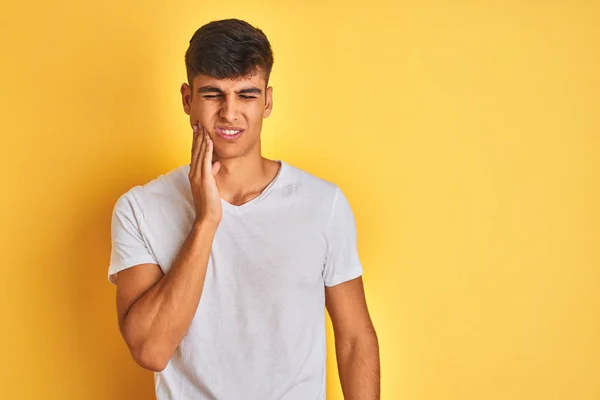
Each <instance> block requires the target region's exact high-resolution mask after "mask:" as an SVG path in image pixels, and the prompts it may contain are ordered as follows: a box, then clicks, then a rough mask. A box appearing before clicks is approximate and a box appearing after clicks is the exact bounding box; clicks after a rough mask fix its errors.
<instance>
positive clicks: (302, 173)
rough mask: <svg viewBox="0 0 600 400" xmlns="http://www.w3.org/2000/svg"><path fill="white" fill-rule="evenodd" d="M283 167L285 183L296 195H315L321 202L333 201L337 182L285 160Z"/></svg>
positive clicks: (312, 196)
mask: <svg viewBox="0 0 600 400" xmlns="http://www.w3.org/2000/svg"><path fill="white" fill-rule="evenodd" d="M285 167H286V169H287V171H286V178H285V185H286V186H288V187H290V188H293V190H294V192H295V194H296V195H300V196H309V197H311V198H314V197H316V198H318V199H320V200H321V202H323V203H329V204H331V202H333V200H334V199H335V197H336V194H337V192H338V191H339V187H338V185H337V184H335V183H334V182H332V181H330V180H328V179H325V178H323V177H320V176H317V175H316V174H314V173H311V172H309V171H307V170H305V169H303V168H300V167H297V166H295V165H293V164H290V163H287V162H286V164H285Z"/></svg>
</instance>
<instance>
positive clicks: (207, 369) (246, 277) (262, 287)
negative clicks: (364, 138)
mask: <svg viewBox="0 0 600 400" xmlns="http://www.w3.org/2000/svg"><path fill="white" fill-rule="evenodd" d="M276 161H278V162H280V164H281V167H280V169H279V172H278V173H277V176H276V177H275V178H274V179H273V181H271V183H270V184H269V185H268V186H267V187H266V188H265V190H264V191H263V192H262V193H261V194H260V195H259V196H258V197H256V198H254V199H253V200H250V201H249V202H247V203H245V204H243V205H241V206H235V205H232V204H230V203H228V202H226V201H225V200H223V199H222V205H223V218H222V220H221V223H220V225H219V227H218V229H217V231H216V234H215V238H214V242H213V245H212V250H211V253H210V257H209V262H208V269H207V272H206V278H205V282H204V287H203V291H202V296H201V298H200V303H199V305H198V308H197V309H196V314H195V316H194V318H193V320H192V323H191V325H190V327H189V330H188V332H187V333H186V335H185V336H184V338H183V340H182V341H181V343H180V345H179V346H178V347H177V349H176V351H175V353H174V354H173V356H172V358H171V360H170V361H169V363H168V365H167V367H166V368H165V369H164V370H163V371H161V372H155V373H154V381H155V390H156V396H157V399H159V400H167V399H169V400H186V399H194V400H199V399H218V400H252V399H257V400H258V399H260V400H270V399H281V400H322V399H325V359H326V341H325V293H324V290H325V289H324V285H326V286H334V285H337V284H339V283H342V282H344V281H347V280H350V279H354V278H357V277H358V276H360V275H362V272H363V271H362V266H361V262H360V260H359V257H358V253H357V247H356V226H355V220H354V215H353V212H352V209H351V207H350V204H349V203H348V201H347V199H346V197H345V196H344V194H343V192H342V191H341V190H340V189H339V187H338V186H337V185H335V184H334V183H331V182H329V181H326V180H323V179H321V178H317V177H315V176H314V175H311V174H310V173H308V172H305V171H303V170H301V169H299V168H297V167H294V166H292V165H291V164H287V163H285V162H284V161H282V160H276ZM189 169H190V166H189V165H185V166H181V167H178V168H176V169H174V170H172V171H170V172H167V173H166V174H164V175H160V176H159V177H157V178H156V179H154V180H152V181H150V182H148V183H147V184H145V185H143V186H140V185H138V186H135V187H133V188H132V189H130V190H129V191H128V192H126V193H124V194H123V195H122V196H121V197H120V198H119V199H118V200H117V202H116V204H115V207H114V210H113V215H112V252H111V257H110V266H109V269H108V277H109V280H110V281H111V282H112V283H114V280H113V278H114V277H113V276H111V275H112V274H115V273H117V272H119V271H121V270H123V269H126V268H129V267H132V266H134V265H137V264H142V263H155V264H158V265H159V266H160V268H161V269H162V271H163V272H164V273H168V271H169V269H170V268H171V264H172V263H173V261H174V259H175V257H176V255H177V253H178V252H179V249H180V247H181V245H182V243H183V242H184V240H185V238H186V237H187V235H188V233H189V231H190V229H191V227H192V222H193V220H194V217H195V211H194V202H193V198H192V192H191V189H190V183H189V178H188V173H189Z"/></svg>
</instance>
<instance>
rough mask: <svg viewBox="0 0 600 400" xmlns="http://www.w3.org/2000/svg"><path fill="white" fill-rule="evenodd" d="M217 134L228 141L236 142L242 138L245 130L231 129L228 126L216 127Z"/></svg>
mask: <svg viewBox="0 0 600 400" xmlns="http://www.w3.org/2000/svg"><path fill="white" fill-rule="evenodd" d="M215 132H216V134H217V135H219V136H220V137H222V138H223V139H227V140H234V139H237V138H239V137H240V136H242V134H243V133H244V132H245V130H243V129H241V128H230V127H226V126H217V127H215Z"/></svg>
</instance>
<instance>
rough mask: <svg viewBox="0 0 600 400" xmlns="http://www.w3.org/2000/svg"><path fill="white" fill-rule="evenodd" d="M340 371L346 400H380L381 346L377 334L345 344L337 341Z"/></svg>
mask: <svg viewBox="0 0 600 400" xmlns="http://www.w3.org/2000/svg"><path fill="white" fill-rule="evenodd" d="M336 353H337V362H338V371H339V375H340V381H341V384H342V391H343V393H344V399H345V400H379V399H380V390H381V389H380V366H379V344H378V340H377V336H376V335H375V333H373V334H372V335H369V336H368V337H365V338H360V339H356V340H353V341H348V342H343V341H341V340H336Z"/></svg>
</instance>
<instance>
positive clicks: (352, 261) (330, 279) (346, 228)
mask: <svg viewBox="0 0 600 400" xmlns="http://www.w3.org/2000/svg"><path fill="white" fill-rule="evenodd" d="M326 235H327V257H326V260H325V265H324V268H323V281H324V282H325V286H335V285H337V284H340V283H343V282H345V281H348V280H351V279H354V278H358V277H359V276H361V275H362V273H363V269H362V265H361V262H360V259H359V256H358V249H357V240H356V237H357V235H356V222H355V220H354V213H353V212H352V208H351V207H350V203H349V202H348V200H347V199H346V196H345V195H344V193H343V192H342V191H341V190H340V189H339V187H337V188H336V193H335V197H334V200H333V206H332V210H331V215H330V218H329V221H328V224H327V229H326Z"/></svg>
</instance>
